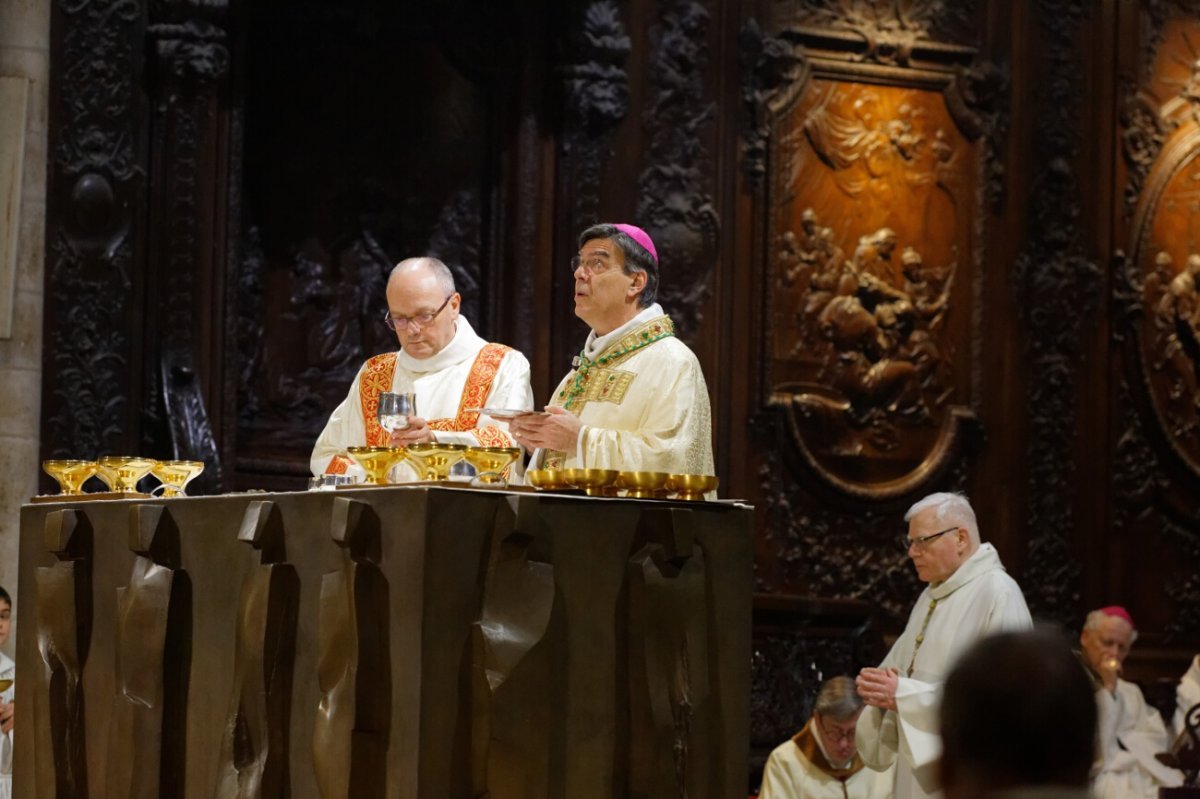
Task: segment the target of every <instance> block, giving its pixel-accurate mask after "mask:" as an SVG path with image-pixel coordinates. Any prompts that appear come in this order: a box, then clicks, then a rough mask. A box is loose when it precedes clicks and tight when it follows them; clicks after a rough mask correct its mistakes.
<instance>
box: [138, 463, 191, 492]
mask: <svg viewBox="0 0 1200 799" xmlns="http://www.w3.org/2000/svg"><path fill="white" fill-rule="evenodd" d="M150 471H151V473H153V474H154V476H155V477H157V478H158V479H159V480H160V481H161V482H162V495H163V496H164V497H186V496H187V492H186V491H184V489H185V488H187V484H188V483H190V482H192V480H194V479H195V478H196V477H197V475H199V474H200V473H201V472H203V471H204V461H159V462H158V463H156V464H154V468H153V469H151V470H150Z"/></svg>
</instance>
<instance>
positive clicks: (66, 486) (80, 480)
mask: <svg viewBox="0 0 1200 799" xmlns="http://www.w3.org/2000/svg"><path fill="white" fill-rule="evenodd" d="M42 471H44V472H45V473H46V474H48V475H50V476H51V477H53V478H54V480H55V482H57V483H58V492H59V493H60V494H82V493H83V484H84V483H86V482H87V480H88V478H89V477H91V476H92V475H94V474H95V473H96V462H95V461H42Z"/></svg>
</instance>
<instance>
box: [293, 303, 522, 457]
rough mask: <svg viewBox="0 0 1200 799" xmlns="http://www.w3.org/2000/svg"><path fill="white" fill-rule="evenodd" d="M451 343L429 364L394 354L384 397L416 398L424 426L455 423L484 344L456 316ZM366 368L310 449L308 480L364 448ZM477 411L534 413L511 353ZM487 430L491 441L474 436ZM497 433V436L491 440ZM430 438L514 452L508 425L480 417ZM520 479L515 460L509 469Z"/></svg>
mask: <svg viewBox="0 0 1200 799" xmlns="http://www.w3.org/2000/svg"><path fill="white" fill-rule="evenodd" d="M455 324H456V329H455V332H454V338H452V339H451V340H450V343H449V344H447V345H446V346H445V347H443V348H442V350H441V351H440V352H438V353H436V354H434V355H431V356H430V357H428V358H414V357H412V356H411V355H409V354H408V353H406V352H404V351H403V350H401V351H400V352H398V353H396V368H395V372H394V374H393V377H392V383H391V387H390V388H389V389H388V390H389V391H403V392H407V391H411V392H414V393H416V395H417V413H416V415H417V416H419V417H421V418H422V419H426V420H434V419H454V418H455V417H456V416H457V414H458V412H459V410H460V405H461V402H462V399H463V388H464V387H465V386H466V384H467V379H468V377H469V376H470V374H471V367H472V366H473V365H474V363H475V359H476V357H477V356H478V355H479V352H480V350H482V349H483V348H484V347H485V346H486V345H487V342H486V341H484V340H483V339H482V338H480V337H479V336H478V335H477V334H476V333H475V331H474V329H472V327H471V323H470V322H468V321H467V319H466V317H464V316H459V317H458V319H457V320H456V322H455ZM369 363H370V361H368V363H367V364H364V365H363V367H362V368H361V369H359V372H358V374H357V375H356V376H355V378H354V382H353V383H352V384H351V386H350V392H349V393H348V394H347V395H346V399H344V400H342V404H341V405H338V406H337V408H336V409H334V411H333V413H332V414H331V415H330V417H329V421H328V422H327V423H326V424H325V429H324V430H322V431H321V435H320V437H319V438H317V443H316V445H315V446H314V447H313V452H312V458H311V459H310V461H309V466H310V467H311V469H312V473H313V474H321V473H322V472H324V471H325V469H326V467H327V466H328V465H329V461H330V460H331V459H333V458H334V457H335V456H337V455H339V454H341V453H344V452H345V450H346V448H347V447H361V446H364V445H366V443H367V430H366V420H365V419H364V418H363V408H362V398H361V395H360V390H361V385H362V380H363V375H364V372H365V371H366V370H367V366H368V364H369ZM479 405H480V406H481V407H489V408H509V409H520V410H530V409H532V408H533V389H531V388H530V386H529V361H527V360H526V359H525V356H524V355H522V354H521V353H519V352H517V351H516V350H509V351H508V352H507V353H506V354H505V355H504V358H503V359H502V360H501V361H500V367H499V369H498V371H497V372H496V375H495V378H494V379H493V381H492V386H491V390H490V391H489V392H488V393H487V395H486V397H481V398H480V402H479ZM483 429H487V430H488V431H489V432H492V433H493V435H488V436H484V437H481V436H480V433H479V431H480V430H483ZM496 431H498V432H499V436H496V435H494V433H495V432H496ZM434 436H435V437H436V438H437V440H438V441H440V442H442V443H444V444H466V445H468V446H503V447H516V446H519V445H518V444H517V443H516V442H515V441H514V440H513V438H512V436H511V435H510V434H509V432H508V423H507V422H500V421H497V420H495V419H492V418H491V417H489V416H487V415H486V414H481V415H480V416H479V420H478V422H477V423H476V425H475V428H474V429H472V430H465V431H450V430H436V431H434ZM514 468H515V469H517V473H518V475H519V474H520V460H518V461H517V463H516V464H515V465H514ZM347 473H348V474H357V475H362V474H363V470H362V467H360V466H358V464H354V465H352V466H350V467H349V469H348V470H347ZM401 479H408V480H415V479H416V473H415V472H414V471H412V470H411V468H409V467H407V466H406V467H405V473H404V476H403V477H402V478H401Z"/></svg>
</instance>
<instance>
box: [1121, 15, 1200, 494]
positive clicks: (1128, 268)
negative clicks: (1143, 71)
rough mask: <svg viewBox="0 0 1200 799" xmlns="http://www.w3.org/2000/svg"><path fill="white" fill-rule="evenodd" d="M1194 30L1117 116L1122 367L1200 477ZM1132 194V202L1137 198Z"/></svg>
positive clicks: (1180, 29)
mask: <svg viewBox="0 0 1200 799" xmlns="http://www.w3.org/2000/svg"><path fill="white" fill-rule="evenodd" d="M1197 34H1200V25H1196V24H1195V23H1186V24H1185V23H1184V22H1182V21H1180V22H1178V23H1177V24H1175V25H1172V26H1169V29H1168V31H1167V34H1166V36H1165V42H1164V44H1163V45H1162V46H1161V48H1160V49H1159V52H1158V56H1157V61H1156V63H1155V66H1154V69H1153V70H1152V71H1151V72H1150V73H1149V74H1150V75H1151V76H1152V77H1151V78H1150V79H1149V80H1148V82H1147V85H1146V86H1144V87H1143V89H1142V91H1141V92H1140V93H1139V94H1138V95H1137V96H1136V98H1134V100H1133V101H1132V102H1131V104H1130V108H1127V109H1126V112H1125V114H1124V115H1123V120H1122V121H1123V122H1124V123H1125V125H1126V130H1125V134H1124V135H1125V147H1126V153H1125V154H1126V158H1127V161H1128V163H1129V165H1130V175H1129V188H1128V189H1127V192H1126V194H1127V196H1128V197H1132V198H1137V203H1136V208H1135V211H1134V213H1133V221H1132V229H1131V231H1130V249H1131V252H1130V256H1129V257H1128V258H1126V259H1124V263H1123V267H1124V268H1123V270H1122V272H1123V277H1124V278H1125V280H1126V291H1125V296H1124V299H1125V300H1126V304H1127V307H1128V309H1129V310H1130V311H1131V313H1130V314H1129V319H1130V321H1131V323H1132V325H1131V327H1132V332H1133V336H1131V337H1129V339H1128V340H1129V342H1130V347H1131V348H1130V351H1129V356H1130V357H1129V359H1128V361H1129V363H1130V364H1131V365H1132V366H1133V367H1134V372H1135V373H1136V374H1138V376H1139V377H1140V379H1139V380H1137V381H1136V382H1137V383H1140V384H1141V385H1142V386H1143V389H1144V391H1143V393H1142V396H1143V397H1144V398H1145V399H1146V400H1148V403H1147V404H1148V405H1149V407H1150V408H1151V409H1152V410H1153V413H1154V415H1155V417H1156V418H1157V421H1158V425H1159V427H1160V429H1161V431H1162V433H1163V436H1164V438H1165V440H1166V441H1167V442H1168V443H1169V445H1170V448H1171V449H1172V450H1173V451H1174V453H1175V454H1176V455H1177V456H1178V457H1179V460H1180V461H1181V462H1182V463H1183V464H1184V465H1185V466H1186V467H1187V468H1188V469H1190V470H1191V472H1192V473H1193V474H1194V475H1196V476H1198V477H1200V190H1198V189H1197V188H1196V179H1197V175H1198V174H1200V58H1197V53H1196V52H1195V50H1194V47H1193V46H1192V45H1191V42H1192V41H1195V37H1196V35H1197ZM1139 189H1140V194H1139Z"/></svg>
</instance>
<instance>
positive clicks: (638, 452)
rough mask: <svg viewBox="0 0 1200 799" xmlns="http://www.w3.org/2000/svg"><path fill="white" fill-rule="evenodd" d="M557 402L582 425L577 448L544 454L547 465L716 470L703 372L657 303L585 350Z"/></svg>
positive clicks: (555, 398)
mask: <svg viewBox="0 0 1200 799" xmlns="http://www.w3.org/2000/svg"><path fill="white" fill-rule="evenodd" d="M551 404H552V405H558V406H560V407H563V408H566V409H567V410H569V411H570V412H571V413H573V414H575V415H576V416H578V417H579V419H580V421H581V422H583V429H582V430H581V431H580V434H579V446H578V448H577V450H576V451H575V452H559V451H555V450H549V451H545V452H542V453H541V458H540V463H541V465H542V466H543V467H544V468H573V467H583V468H590V469H592V468H594V469H623V470H626V471H635V470H643V471H656V472H676V473H689V474H715V473H716V471H715V467H714V464H713V454H712V415H711V411H710V409H709V401H708V386H707V385H706V383H705V381H704V373H703V372H702V371H701V369H700V362H699V361H698V360H697V359H696V356H695V354H693V353H692V351H691V350H690V349H688V347H687V345H686V344H684V343H683V342H682V341H680V340H679V339H678V338H676V337H675V335H674V325H673V324H672V323H671V319H670V317H668V316H665V315H662V309H661V308H660V307H659V306H658V305H657V304H655V305H653V306H651V308H649V309H646V311H643V312H642V313H640V314H638V316H636V317H634V319H633V320H631V321H630V322H629V323H627V324H626V325H624V326H622V328H618V330H616V331H614V334H613V335H611V336H610V337H607V339H606V341H605V343H604V346H603V349H601V350H600V351H599V352H597V353H593V357H587V355H586V353H585V354H584V355H581V356H580V358H579V359H578V361H577V364H576V367H575V368H574V369H572V370H571V372H570V373H568V374H567V376H566V377H565V378H563V381H562V382H561V383H559V385H558V388H556V389H555V390H554V394H553V395H552V399H551Z"/></svg>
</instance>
